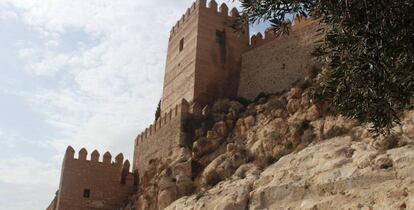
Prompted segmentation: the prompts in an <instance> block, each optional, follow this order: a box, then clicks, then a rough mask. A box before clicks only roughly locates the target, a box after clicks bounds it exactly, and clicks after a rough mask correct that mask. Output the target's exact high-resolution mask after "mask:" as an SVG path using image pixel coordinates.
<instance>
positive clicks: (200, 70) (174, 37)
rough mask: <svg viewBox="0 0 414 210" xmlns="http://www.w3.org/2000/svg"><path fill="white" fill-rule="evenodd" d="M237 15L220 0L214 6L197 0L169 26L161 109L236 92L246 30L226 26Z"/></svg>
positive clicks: (230, 95)
mask: <svg viewBox="0 0 414 210" xmlns="http://www.w3.org/2000/svg"><path fill="white" fill-rule="evenodd" d="M237 16H238V11H237V9H235V8H233V9H232V10H231V11H230V14H229V9H228V7H227V5H226V4H224V3H223V4H222V5H221V6H220V7H219V8H218V5H217V3H216V2H215V1H214V0H211V1H210V2H209V4H208V6H207V5H206V0H197V1H196V2H195V3H194V4H193V5H192V6H191V8H189V9H187V12H186V13H185V14H184V15H183V16H182V18H181V19H180V20H179V21H178V22H177V24H176V25H175V26H174V27H173V28H172V30H171V35H170V40H169V44H168V54H167V63H166V69H165V77H164V89H163V97H162V105H161V110H162V113H166V112H168V111H169V110H171V109H172V108H173V107H175V106H176V105H177V104H179V103H180V102H181V101H182V99H185V100H187V101H189V102H191V101H198V102H201V103H206V102H209V101H211V100H212V99H215V98H221V97H232V96H236V94H237V87H238V81H239V75H240V69H241V55H242V53H244V52H245V51H246V50H247V49H248V47H249V34H248V32H246V33H244V34H242V33H237V32H235V31H234V29H233V28H231V27H230V25H231V24H232V22H233V21H234V20H235V19H236V17H237ZM245 27H246V28H247V27H248V26H245ZM246 31H248V30H246Z"/></svg>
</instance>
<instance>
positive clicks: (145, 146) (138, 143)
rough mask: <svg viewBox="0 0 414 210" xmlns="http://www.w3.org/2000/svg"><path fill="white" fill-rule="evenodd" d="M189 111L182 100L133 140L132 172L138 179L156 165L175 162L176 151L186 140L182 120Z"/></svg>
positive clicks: (187, 105) (186, 104)
mask: <svg viewBox="0 0 414 210" xmlns="http://www.w3.org/2000/svg"><path fill="white" fill-rule="evenodd" d="M188 110H189V103H188V102H187V101H186V100H184V99H183V100H182V101H181V103H180V104H178V105H176V107H175V108H174V109H171V110H170V111H168V112H165V113H164V114H163V115H162V116H161V117H160V118H159V119H158V120H157V121H156V122H155V123H154V124H152V125H150V126H149V128H147V129H145V131H144V132H142V133H141V134H140V135H138V136H137V138H136V139H135V149H134V163H133V168H134V171H137V172H138V174H139V175H140V179H141V178H142V177H143V176H145V173H146V172H147V171H149V170H150V169H151V168H152V167H156V164H158V163H168V162H169V161H173V160H176V159H177V158H178V157H177V155H179V153H178V152H177V151H179V150H180V148H181V147H183V142H184V140H185V138H186V136H185V133H184V132H183V131H182V123H181V122H182V120H183V118H184V117H185V116H186V114H187V113H188Z"/></svg>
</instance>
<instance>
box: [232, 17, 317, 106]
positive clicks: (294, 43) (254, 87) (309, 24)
mask: <svg viewBox="0 0 414 210" xmlns="http://www.w3.org/2000/svg"><path fill="white" fill-rule="evenodd" d="M319 27H320V26H319V24H318V21H316V20H310V19H305V18H301V19H299V20H298V19H296V20H295V23H294V25H293V26H292V28H291V31H290V34H289V35H283V36H282V37H277V36H276V35H275V34H274V33H273V31H272V30H266V32H265V37H263V35H262V34H261V33H258V34H256V35H253V36H252V38H251V45H250V50H249V51H248V52H246V53H244V54H243V56H242V67H241V73H240V85H239V89H238V96H241V97H244V98H247V99H254V98H255V97H256V96H257V95H258V94H259V93H261V92H264V93H275V92H280V91H283V90H285V89H287V88H288V87H290V86H291V85H292V83H294V82H295V81H297V80H298V79H302V78H303V77H304V76H305V75H306V73H307V72H308V71H309V70H310V69H311V68H312V67H313V65H315V61H314V60H313V59H312V56H311V52H312V51H313V49H314V47H315V42H316V41H317V40H318V39H320V36H319V32H318V29H319Z"/></svg>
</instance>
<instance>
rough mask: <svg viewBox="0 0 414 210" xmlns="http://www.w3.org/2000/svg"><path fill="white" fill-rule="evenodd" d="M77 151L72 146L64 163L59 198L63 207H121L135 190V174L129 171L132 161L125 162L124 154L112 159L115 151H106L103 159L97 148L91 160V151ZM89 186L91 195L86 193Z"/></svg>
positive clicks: (61, 209)
mask: <svg viewBox="0 0 414 210" xmlns="http://www.w3.org/2000/svg"><path fill="white" fill-rule="evenodd" d="M74 153H75V151H74V150H73V148H72V147H68V149H67V151H66V155H65V159H64V162H63V166H62V174H61V180H60V187H59V192H58V199H57V209H59V210H74V209H76V210H90V209H105V210H107V209H117V208H118V207H120V206H121V205H122V204H123V203H124V202H125V201H126V199H127V198H128V195H129V194H130V193H132V191H133V187H134V176H133V175H132V174H131V173H129V167H130V164H129V161H128V160H127V161H125V162H123V156H122V154H120V155H118V156H117V157H116V161H115V162H114V163H112V162H111V159H112V157H111V154H110V153H109V152H107V153H105V155H104V157H103V160H102V161H99V153H98V152H97V151H96V150H95V151H94V152H93V153H92V155H91V158H90V159H89V160H87V158H86V156H87V151H86V150H85V149H82V150H80V152H79V157H78V158H77V159H75V158H74ZM85 190H89V192H90V193H89V198H87V197H85Z"/></svg>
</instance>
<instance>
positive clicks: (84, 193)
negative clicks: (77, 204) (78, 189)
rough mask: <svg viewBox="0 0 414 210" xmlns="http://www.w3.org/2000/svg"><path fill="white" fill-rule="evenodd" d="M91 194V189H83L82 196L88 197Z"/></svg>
mask: <svg viewBox="0 0 414 210" xmlns="http://www.w3.org/2000/svg"><path fill="white" fill-rule="evenodd" d="M90 196H91V190H90V189H84V190H83V197H84V198H89V197H90Z"/></svg>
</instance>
